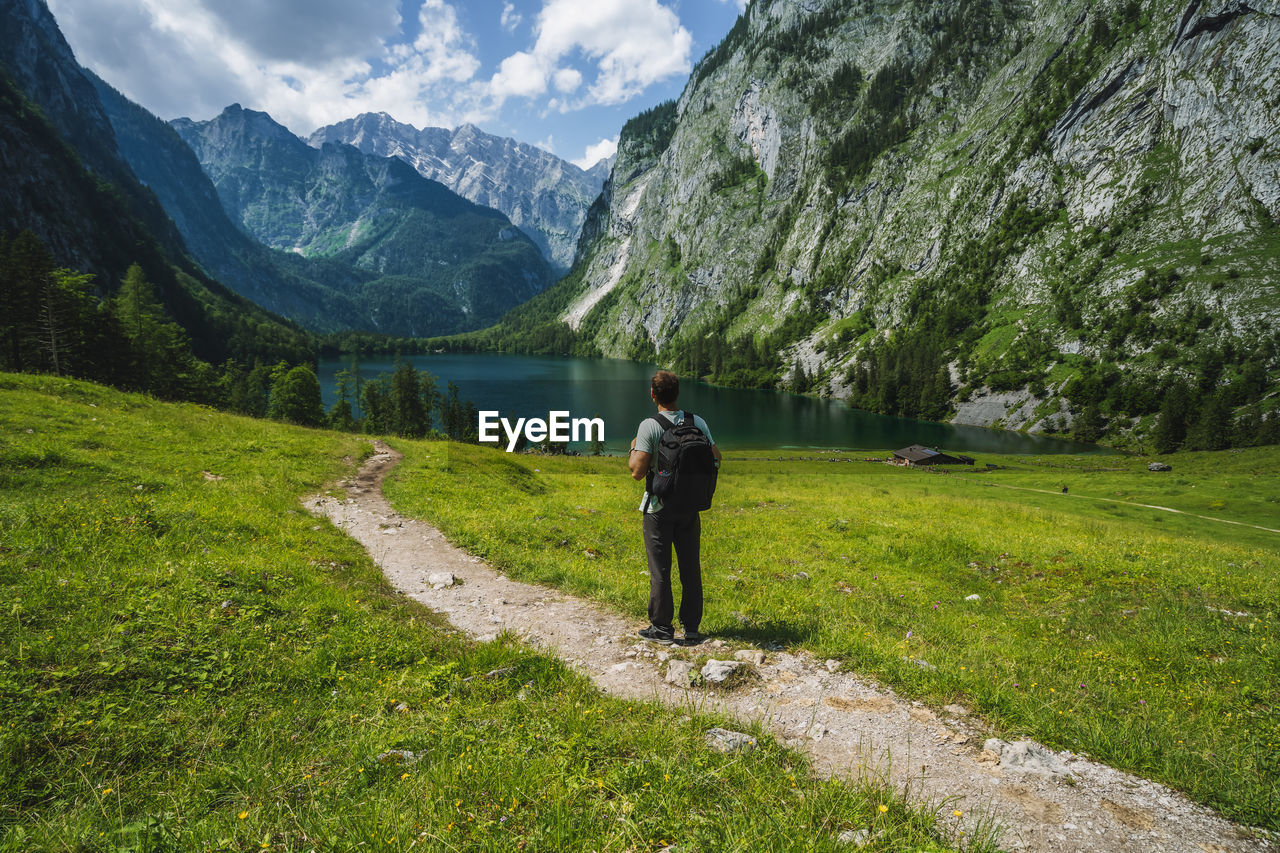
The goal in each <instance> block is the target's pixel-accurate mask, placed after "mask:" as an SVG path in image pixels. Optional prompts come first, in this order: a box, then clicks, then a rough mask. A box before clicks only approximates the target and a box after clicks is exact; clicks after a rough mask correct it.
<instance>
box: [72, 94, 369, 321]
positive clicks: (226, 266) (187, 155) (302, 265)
mask: <svg viewBox="0 0 1280 853" xmlns="http://www.w3.org/2000/svg"><path fill="white" fill-rule="evenodd" d="M85 75H86V76H87V77H88V78H89V80H90V81H91V82H92V83H93V85H94V88H95V89H96V90H97V93H98V97H99V100H100V102H101V104H102V107H103V109H104V110H105V112H106V114H107V117H108V120H109V121H110V123H111V128H112V130H113V131H114V134H115V138H116V141H117V146H118V149H119V152H120V154H121V156H123V157H124V159H125V161H126V162H127V163H128V165H129V167H130V168H131V169H132V170H133V172H134V174H135V175H137V177H138V179H139V180H140V181H142V182H143V183H144V184H145V185H146V186H147V187H148V188H149V189H150V190H151V191H152V192H154V193H155V194H156V197H157V198H158V199H159V201H160V204H161V205H162V206H163V208H164V210H165V212H166V213H168V214H169V216H170V217H171V218H172V219H173V221H174V223H175V224H176V226H177V228H178V230H179V231H180V232H181V233H182V237H183V239H184V240H185V241H186V244H187V247H188V248H189V249H190V251H191V254H192V256H193V257H195V259H196V260H198V261H199V262H200V264H201V265H202V266H203V267H204V268H205V270H207V271H208V272H209V273H210V274H211V275H213V276H214V277H215V278H217V279H218V280H219V281H220V282H222V283H223V284H225V285H227V286H228V287H230V288H231V289H232V290H235V291H236V292H237V293H239V294H242V295H243V296H246V297H248V298H249V299H251V300H253V301H254V302H255V303H257V304H258V305H261V306H263V307H264V308H267V309H268V310H270V311H274V312H276V313H278V314H280V315H282V316H285V317H288V318H290V319H292V320H296V321H297V322H299V323H302V324H303V325H305V326H306V327H307V328H310V329H314V330H317V331H322V332H328V331H337V330H343V329H371V328H374V323H373V321H372V320H371V319H370V318H369V317H368V316H367V314H366V312H365V311H364V308H363V306H361V305H358V304H357V303H356V302H355V300H354V299H353V298H351V297H350V296H348V294H349V293H351V292H353V291H357V290H358V289H359V288H360V287H361V286H362V285H363V284H364V283H366V282H368V281H371V280H372V279H374V278H377V275H376V274H373V273H363V272H361V271H359V270H356V269H354V268H352V267H349V266H345V265H342V264H338V263H333V262H328V261H324V260H322V259H317V260H311V259H307V258H303V257H301V256H299V255H296V254H293V253H286V252H281V251H274V250H272V249H268V248H267V247H266V246H264V245H263V244H261V243H259V242H258V241H256V240H254V239H253V238H252V237H250V236H249V235H247V234H245V233H244V231H242V230H241V229H240V227H239V226H238V225H236V224H235V223H234V222H232V221H231V219H230V217H229V216H227V213H226V211H225V210H224V209H223V207H222V202H221V200H220V199H219V198H218V193H217V190H216V189H215V188H214V186H213V182H212V181H210V180H209V177H208V176H207V175H206V174H205V173H204V170H203V169H201V168H200V162H199V161H198V160H196V157H195V154H194V153H193V152H192V151H191V148H190V147H188V145H187V144H186V142H184V141H183V140H182V138H181V137H180V136H178V134H177V132H176V131H175V130H174V129H173V128H172V127H170V126H169V124H168V123H167V122H164V121H162V120H161V119H159V118H157V117H156V116H154V115H152V114H151V113H150V112H148V111H147V110H145V109H143V108H142V107H140V106H138V105H137V104H135V103H133V102H132V101H130V100H129V99H128V98H126V97H124V95H122V94H120V93H119V92H117V91H116V90H115V89H113V88H112V87H111V86H109V85H107V84H106V83H104V82H103V81H102V80H101V79H99V78H98V77H97V76H96V75H94V74H93V73H92V72H89V71H86V72H85Z"/></svg>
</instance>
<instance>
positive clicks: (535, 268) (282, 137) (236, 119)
mask: <svg viewBox="0 0 1280 853" xmlns="http://www.w3.org/2000/svg"><path fill="white" fill-rule="evenodd" d="M172 124H173V127H174V129H175V130H177V132H178V133H179V135H181V136H182V138H183V139H184V140H185V141H186V142H187V144H188V145H189V146H190V147H191V149H192V150H193V151H194V152H195V154H196V157H197V159H198V160H199V161H200V165H201V166H202V168H203V169H204V171H205V173H206V174H207V175H208V176H209V178H210V179H211V180H212V181H213V184H214V186H215V187H216V188H217V192H218V197H219V198H220V199H221V202H222V205H223V207H224V209H225V210H226V212H227V213H228V215H230V217H231V218H232V219H233V220H234V221H236V222H238V223H240V225H241V226H242V227H243V228H244V229H245V231H246V232H247V233H248V234H250V235H251V236H253V237H255V238H256V239H258V240H260V241H261V242H262V243H264V244H266V245H267V246H270V247H272V248H275V249H281V250H284V251H289V252H295V253H297V254H299V255H302V256H304V257H307V258H312V259H330V260H333V261H335V262H339V263H342V264H346V265H349V266H351V267H354V268H355V269H356V270H358V271H361V272H363V273H368V274H370V275H369V277H367V278H366V279H365V280H364V281H363V282H362V283H361V284H359V285H358V286H357V287H356V288H355V289H354V290H352V291H350V292H349V295H350V296H351V297H352V298H353V299H354V300H355V302H356V303H357V304H358V305H359V306H360V307H361V309H362V310H363V311H364V312H365V313H366V314H367V316H369V318H370V319H371V322H372V323H373V326H374V328H375V329H376V330H378V331H381V332H385V333H388V334H398V335H431V334H442V333H448V332H455V331H460V330H465V329H470V328H477V327H479V326H483V325H486V324H487V323H491V322H492V321H493V320H494V319H496V318H497V317H498V316H500V315H501V314H502V313H503V312H505V311H507V310H508V309H510V308H511V307H513V306H515V305H518V304H520V303H522V302H524V301H526V300H527V299H529V298H530V297H532V296H533V295H535V294H537V293H538V292H539V291H541V290H542V289H544V288H545V287H546V286H547V284H548V283H549V282H550V279H551V272H550V269H549V267H548V266H547V264H546V262H545V261H544V260H543V258H542V257H541V255H540V254H539V252H538V250H537V247H535V246H534V245H533V243H532V242H531V241H530V240H529V239H528V238H527V237H525V236H524V235H523V234H522V233H521V232H520V231H519V230H518V229H516V228H515V227H514V226H513V225H512V224H511V222H510V221H509V220H508V219H507V218H506V217H505V216H503V215H502V214H501V213H499V212H498V211H495V210H492V209H489V208H485V207H481V206H479V205H476V204H473V203H471V202H469V201H467V200H466V199H463V198H462V197H460V196H458V195H456V194H455V193H453V192H451V191H449V190H448V189H447V188H446V187H444V186H443V185H441V184H439V183H437V182H435V181H430V180H427V179H425V178H423V177H422V176H421V175H419V174H418V173H417V172H416V171H414V169H413V167H411V166H409V165H408V164H406V163H405V162H403V161H401V160H399V159H395V158H388V157H380V156H373V155H367V154H364V153H362V152H361V151H359V150H357V149H356V148H354V147H352V146H349V145H344V144H336V143H326V144H325V145H323V146H322V147H321V148H319V149H315V148H312V147H310V146H309V145H307V144H306V143H304V142H303V141H302V140H301V139H299V138H297V137H296V136H294V135H293V134H292V133H290V132H289V131H288V129H286V128H285V127H283V126H281V125H280V124H277V123H276V122H275V121H273V120H272V119H271V117H270V116H268V115H267V114H266V113H261V112H256V111H254V110H245V109H242V108H241V107H240V106H239V105H233V106H231V107H228V108H227V109H226V110H225V111H223V113H222V114H221V115H219V116H218V117H217V118H215V119H213V120H212V121H207V122H193V121H190V120H189V119H178V120H176V121H174V122H173V123H172Z"/></svg>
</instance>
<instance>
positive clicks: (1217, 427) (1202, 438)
mask: <svg viewBox="0 0 1280 853" xmlns="http://www.w3.org/2000/svg"><path fill="white" fill-rule="evenodd" d="M1230 443H1231V409H1230V407H1228V406H1227V403H1226V401H1225V400H1224V399H1223V395H1222V394H1221V393H1215V394H1212V395H1210V397H1209V400H1208V401H1207V402H1206V403H1205V405H1204V407H1203V408H1202V409H1201V410H1200V417H1199V418H1198V419H1197V420H1196V424H1195V426H1194V427H1193V428H1192V429H1191V430H1190V431H1189V432H1188V433H1187V447H1188V448H1190V449H1191V450H1225V449H1226V448H1227V447H1228V446H1230Z"/></svg>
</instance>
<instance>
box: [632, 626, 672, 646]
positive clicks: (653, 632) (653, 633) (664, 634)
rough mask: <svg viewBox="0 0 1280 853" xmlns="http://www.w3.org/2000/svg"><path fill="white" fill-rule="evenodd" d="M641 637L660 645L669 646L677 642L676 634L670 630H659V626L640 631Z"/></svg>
mask: <svg viewBox="0 0 1280 853" xmlns="http://www.w3.org/2000/svg"><path fill="white" fill-rule="evenodd" d="M640 636H641V637H644V638H645V639H646V640H648V641H649V642H651V643H659V644H661V645H664V646H669V645H671V644H672V643H674V642H675V640H676V632H675V631H673V630H671V629H670V628H659V627H658V626H657V625H650V626H649V627H648V628H641V629H640Z"/></svg>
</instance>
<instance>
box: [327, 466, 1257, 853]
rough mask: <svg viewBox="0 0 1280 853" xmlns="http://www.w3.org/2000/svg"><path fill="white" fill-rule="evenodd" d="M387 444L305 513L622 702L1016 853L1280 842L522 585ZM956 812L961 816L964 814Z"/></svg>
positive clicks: (437, 597) (731, 647)
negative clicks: (922, 805)
mask: <svg viewBox="0 0 1280 853" xmlns="http://www.w3.org/2000/svg"><path fill="white" fill-rule="evenodd" d="M376 450H377V454H376V455H375V456H373V457H371V458H370V459H369V460H368V461H367V462H366V463H365V464H364V465H363V466H362V467H361V469H360V472H359V474H358V476H357V477H356V478H355V480H354V481H353V482H350V483H343V484H340V485H342V486H345V487H346V489H347V495H348V497H347V498H346V499H345V500H342V499H338V498H333V497H313V498H309V499H307V501H306V505H307V507H308V509H310V510H311V511H312V512H314V513H316V514H318V515H323V516H326V517H328V518H329V519H330V520H331V521H332V522H333V523H334V524H336V525H337V526H339V527H340V528H342V529H343V530H345V531H346V532H347V533H348V534H350V535H351V536H353V537H354V538H355V539H356V540H357V541H359V542H360V543H361V544H363V545H364V546H365V548H366V549H367V550H368V551H369V553H370V555H371V556H372V557H373V559H374V560H375V561H376V562H377V563H378V565H379V566H381V568H382V571H383V572H384V573H385V574H386V576H387V578H388V579H389V580H390V581H391V582H392V583H393V584H394V585H395V586H396V588H397V589H399V590H400V591H401V592H402V593H403V594H405V595H407V596H410V597H412V598H414V599H416V600H417V601H420V602H422V603H423V604H425V605H426V606H428V607H430V608H432V609H434V610H436V611H439V612H441V613H443V614H445V615H446V616H447V617H448V619H449V620H450V621H451V622H452V623H453V624H454V625H455V626H457V627H458V628H459V629H461V630H462V631H465V632H466V633H467V634H469V635H471V636H473V637H476V638H477V639H481V640H485V639H491V638H493V637H494V636H496V635H497V634H498V633H499V632H501V631H510V632H513V633H515V634H518V635H520V636H522V637H523V638H524V639H525V640H526V641H527V642H528V643H529V644H530V645H533V646H536V647H538V648H541V649H544V650H545V651H547V652H548V653H550V654H554V655H556V656H558V657H560V658H562V659H564V660H565V661H567V662H568V663H569V664H570V665H572V666H573V667H575V668H576V669H577V670H578V671H580V672H582V673H583V674H584V675H586V676H587V677H589V678H590V679H591V680H592V681H593V682H594V683H595V684H596V685H597V686H599V688H600V689H601V690H604V691H605V692H607V693H609V694H612V695H615V696H620V697H625V698H628V699H645V700H656V701H659V702H663V703H666V704H667V705H671V706H677V707H682V708H689V709H697V710H718V711H723V712H726V713H728V714H731V715H732V716H734V717H736V718H738V719H741V720H762V721H764V723H765V724H766V725H767V726H768V727H769V729H770V730H772V731H773V732H774V733H775V735H776V736H777V737H778V738H779V739H780V740H781V741H783V742H785V743H787V744H788V745H790V746H792V747H795V748H797V749H800V750H802V751H804V752H805V753H807V754H808V755H809V757H810V759H811V760H812V762H813V764H814V766H815V768H816V769H817V770H818V771H819V772H821V773H832V774H836V775H839V776H845V777H856V776H858V775H859V774H861V773H878V774H883V775H886V776H887V777H888V778H889V779H890V780H891V781H892V782H893V783H894V784H895V785H896V786H899V787H905V788H907V789H909V793H910V794H911V795H913V796H915V797H923V798H924V799H925V800H927V801H929V802H941V801H944V800H945V801H946V803H947V807H946V809H945V810H944V811H943V814H946V815H947V817H946V818H945V819H946V820H948V821H955V822H957V823H963V824H966V828H971V827H972V824H973V821H975V820H976V819H977V818H978V816H980V815H984V814H985V815H987V816H988V817H993V818H994V819H995V820H997V821H998V822H999V823H1000V825H1001V826H1002V827H1003V832H1002V834H1001V846H1002V847H1004V848H1006V849H1011V850H1034V851H1126V852H1127V851H1132V853H1140V852H1141V853H1148V851H1170V853H1173V851H1179V853H1180V852H1181V851H1187V853H1221V851H1246V850H1248V851H1257V850H1276V849H1280V847H1277V846H1276V845H1274V844H1272V843H1270V842H1268V841H1265V840H1261V839H1259V838H1256V837H1254V835H1253V833H1251V832H1250V831H1248V830H1247V829H1244V828H1242V827H1239V826H1237V825H1235V824H1232V823H1231V822H1229V821H1227V820H1224V819H1223V818H1221V817H1219V816H1218V815H1216V814H1215V813H1214V812H1213V811H1211V810H1210V809H1207V808H1205V807H1203V806H1199V805H1196V804H1194V803H1192V802H1190V801H1189V800H1187V798H1186V797H1184V796H1182V795H1181V794H1178V793H1176V792H1174V791H1171V790H1169V789H1168V788H1165V787H1163V786H1161V785H1157V784H1155V783H1152V782H1148V781H1146V780H1143V779H1139V778H1137V777H1135V776H1131V775H1129V774H1126V773H1121V772H1119V771H1117V770H1113V769H1112V768H1109V767H1106V766H1103V765H1100V764H1096V763H1094V762H1091V761H1088V760H1086V759H1084V758H1082V757H1080V756H1077V755H1073V754H1071V753H1067V752H1062V753H1053V752H1051V751H1048V750H1043V748H1040V749H1041V750H1043V752H1042V753H1041V754H1039V755H1037V754H1036V749H1035V748H1034V747H1033V748H1032V750H1031V752H1032V755H1031V758H1032V760H1031V761H1030V762H1029V763H1025V764H1023V763H1020V760H1019V755H1018V750H1016V749H1007V748H1000V749H1001V751H1000V752H999V755H997V754H996V753H993V752H991V751H989V750H984V742H985V741H986V739H987V738H988V737H989V736H990V735H989V733H988V732H987V731H986V730H985V729H984V727H983V725H982V724H981V722H980V721H978V720H976V719H975V718H973V717H970V716H969V715H968V714H967V712H966V711H965V709H963V708H961V707H959V706H955V705H951V706H948V707H947V708H946V709H944V710H943V711H942V712H935V711H934V710H931V709H930V708H927V707H925V706H923V705H921V704H919V703H916V702H910V701H907V700H904V699H902V698H900V697H898V696H896V695H894V693H893V692H892V691H890V690H887V689H886V688H883V687H880V686H878V685H875V684H874V683H872V682H869V681H867V680H864V679H861V678H858V677H857V676H855V675H852V674H848V673H843V672H839V671H838V670H837V671H834V672H833V671H831V670H832V669H834V668H836V667H835V662H834V661H832V662H826V663H824V662H822V661H818V660H814V659H813V658H811V657H810V656H808V655H807V654H804V653H799V654H792V653H789V652H785V651H782V650H780V649H755V648H750V647H745V646H741V645H737V644H728V645H726V644H724V643H723V642H721V641H719V640H715V641H712V642H710V643H705V644H703V645H701V646H698V647H696V648H680V647H671V646H667V647H663V646H654V645H650V644H648V643H645V642H644V641H642V640H640V638H639V637H637V636H636V633H635V632H636V630H637V629H638V628H640V627H642V626H641V625H640V624H638V623H637V622H636V621H635V620H632V619H629V618H626V617H623V616H620V615H618V614H616V613H613V612H610V611H608V610H606V609H604V608H603V607H602V606H600V605H597V604H594V603H592V602H588V601H584V600H581V599H577V598H573V597H571V596H569V595H566V594H564V593H562V592H559V591H557V590H554V589H549V588H546V587H539V586H532V585H530V584H525V583H519V582H517V581H513V580H511V579H509V578H507V577H505V576H504V575H502V574H501V573H499V572H497V571H496V570H494V569H493V568H492V567H490V566H489V565H487V564H486V563H484V562H483V561H481V560H480V559H479V558H477V557H473V556H471V555H469V554H467V553H466V552H464V551H461V550H459V549H458V548H455V547H454V546H452V545H450V544H449V543H448V542H447V541H446V540H445V538H444V536H443V535H442V534H441V533H440V532H439V531H438V530H436V529H435V528H434V527H432V526H431V525H429V524H426V523H424V522H420V521H415V520H412V519H408V518H405V517H403V516H400V515H398V514H397V513H395V512H394V511H393V510H392V509H391V507H390V506H389V505H388V504H387V502H386V500H385V498H384V497H383V495H382V480H383V478H384V477H385V476H386V473H387V472H388V471H389V470H390V469H391V468H393V467H394V466H395V465H396V463H397V462H399V460H400V454H398V453H396V452H395V451H393V450H392V449H391V448H389V447H387V446H386V445H384V444H381V443H378V444H377V445H376ZM637 527H638V523H637ZM637 542H638V534H637ZM638 548H639V546H638V544H637V550H638ZM445 573H448V574H452V575H453V576H454V578H456V581H457V582H456V583H454V584H453V585H450V586H443V587H441V588H434V587H433V585H432V583H431V582H430V581H429V580H428V578H429V576H431V575H437V576H439V575H441V574H445ZM441 580H442V579H441V578H439V577H437V578H436V581H437V583H439V582H440V581H441ZM735 653H740V658H746V659H748V662H747V664H746V668H747V669H748V670H749V674H748V677H747V678H743V679H740V680H739V681H738V684H737V686H736V687H734V688H733V689H729V690H721V689H709V688H706V687H687V686H679V685H677V684H673V683H668V681H666V680H665V677H666V675H667V674H668V673H669V670H670V668H671V664H672V663H675V668H679V666H680V663H679V662H680V661H683V660H690V661H692V660H694V659H695V658H706V657H708V656H710V657H713V658H716V659H720V660H733V659H734V658H735ZM675 680H677V679H674V678H673V681H675ZM993 746H998V745H994V744H993ZM1037 765H1038V766H1037ZM953 809H958V810H961V811H963V812H964V817H963V818H954V817H951V812H952V810H953Z"/></svg>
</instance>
